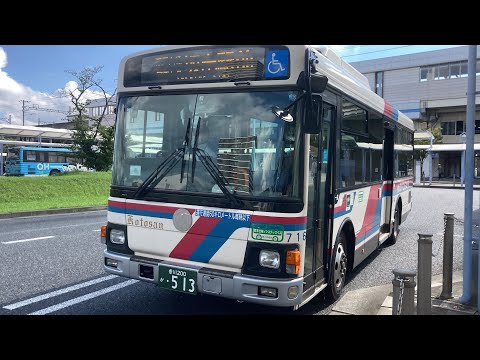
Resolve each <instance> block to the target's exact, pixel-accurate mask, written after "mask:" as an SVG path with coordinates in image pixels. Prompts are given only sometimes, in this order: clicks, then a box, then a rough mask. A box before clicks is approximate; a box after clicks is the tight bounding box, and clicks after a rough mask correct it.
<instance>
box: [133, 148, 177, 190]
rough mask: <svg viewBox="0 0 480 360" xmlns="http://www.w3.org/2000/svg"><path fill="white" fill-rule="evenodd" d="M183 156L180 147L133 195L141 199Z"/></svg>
mask: <svg viewBox="0 0 480 360" xmlns="http://www.w3.org/2000/svg"><path fill="white" fill-rule="evenodd" d="M182 158H183V149H182V148H178V149H177V150H175V151H174V152H173V153H172V154H170V155H169V156H168V157H167V158H166V159H165V160H164V161H162V162H161V163H160V165H158V167H157V168H156V169H155V170H154V171H153V172H152V173H151V174H150V176H149V177H148V178H147V179H146V180H145V182H144V183H143V184H142V185H141V186H140V187H139V188H138V189H137V191H135V194H133V197H134V198H135V199H140V198H142V197H143V196H144V195H146V194H147V193H148V192H150V190H152V189H153V188H154V187H155V186H157V184H158V183H159V182H160V181H162V179H163V178H164V177H165V176H166V175H167V174H168V173H169V172H170V170H172V169H173V168H174V167H175V166H176V165H177V164H178V162H179V161H180V160H181V159H182Z"/></svg>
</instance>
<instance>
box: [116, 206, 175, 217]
mask: <svg viewBox="0 0 480 360" xmlns="http://www.w3.org/2000/svg"><path fill="white" fill-rule="evenodd" d="M108 211H111V212H116V213H119V214H125V213H126V214H127V215H138V216H149V217H156V218H161V219H172V218H173V214H172V213H166V212H158V211H148V210H137V209H125V208H120V207H117V206H109V207H108Z"/></svg>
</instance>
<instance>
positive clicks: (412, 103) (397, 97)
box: [350, 46, 480, 184]
mask: <svg viewBox="0 0 480 360" xmlns="http://www.w3.org/2000/svg"><path fill="white" fill-rule="evenodd" d="M479 59H480V47H477V63H476V76H477V81H476V91H477V92H478V91H480V60H479ZM467 60H468V46H460V47H455V48H450V49H444V50H435V51H428V52H422V53H416V54H410V55H400V56H392V57H386V58H382V59H374V60H365V61H358V62H351V63H350V64H351V65H352V66H353V67H355V68H356V69H357V70H358V71H360V72H361V73H362V74H364V75H365V76H366V77H367V78H368V81H369V83H370V87H371V89H372V90H373V91H375V92H376V93H377V94H378V95H380V96H381V97H383V98H384V99H385V100H387V101H388V102H390V103H391V104H392V105H393V106H395V107H396V108H397V109H398V110H400V111H402V112H403V113H405V114H406V115H407V116H409V117H410V118H411V119H412V120H413V121H414V123H415V130H417V131H421V130H428V129H432V128H441V131H442V135H443V140H442V143H441V144H435V145H433V147H432V162H433V166H432V170H433V171H432V177H433V180H437V181H438V180H439V181H453V179H454V177H456V179H459V178H460V177H461V176H462V174H463V172H464V169H463V168H464V161H463V160H464V154H465V121H466V112H467V95H466V92H467V76H468V70H467ZM475 103H476V111H475V166H474V172H475V173H474V176H475V184H480V95H477V96H476V102H475ZM428 162H429V159H428V158H427V159H426V160H425V162H424V167H423V171H424V173H425V176H426V177H429V175H430V170H429V166H428ZM457 181H458V180H457Z"/></svg>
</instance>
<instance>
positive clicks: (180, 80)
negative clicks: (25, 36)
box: [124, 46, 290, 87]
mask: <svg viewBox="0 0 480 360" xmlns="http://www.w3.org/2000/svg"><path fill="white" fill-rule="evenodd" d="M289 75H290V56H289V51H288V49H287V48H286V47H281V46H276V47H274V48H273V47H259V46H249V47H239V46H236V47H233V46H232V47H213V48H196V49H188V50H187V49H185V50H184V49H179V50H173V51H168V52H158V53H154V54H145V55H140V56H137V57H135V58H132V59H129V60H128V61H127V63H126V65H125V79H124V85H125V86H126V87H135V86H158V85H172V84H184V83H185V84H186V83H202V82H228V81H242V80H243V81H246V80H250V81H254V80H280V79H287V78H288V77H289Z"/></svg>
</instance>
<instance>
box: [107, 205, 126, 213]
mask: <svg viewBox="0 0 480 360" xmlns="http://www.w3.org/2000/svg"><path fill="white" fill-rule="evenodd" d="M108 211H110V212H115V213H119V214H125V208H121V207H117V206H109V207H108Z"/></svg>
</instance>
